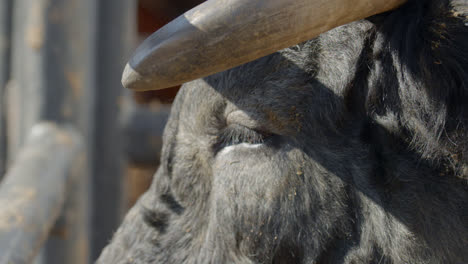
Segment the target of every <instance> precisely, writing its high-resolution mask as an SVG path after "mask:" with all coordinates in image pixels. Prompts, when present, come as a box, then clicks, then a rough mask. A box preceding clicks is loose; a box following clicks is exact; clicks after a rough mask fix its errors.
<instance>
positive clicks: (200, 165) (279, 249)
mask: <svg viewBox="0 0 468 264" xmlns="http://www.w3.org/2000/svg"><path fill="white" fill-rule="evenodd" d="M467 9H468V3H467V1H466V0H457V1H448V0H437V1H436V0H433V1H429V0H428V1H422V0H420V1H411V2H409V3H408V4H406V5H405V6H404V7H402V8H400V9H398V10H396V11H393V12H389V13H386V14H380V15H378V16H375V17H372V18H369V19H367V20H364V21H359V22H354V23H351V24H349V25H346V26H342V27H340V28H337V29H334V30H332V31H330V32H327V33H325V34H323V35H321V36H320V37H318V38H317V39H314V40H311V41H308V42H306V43H303V44H301V45H297V46H294V47H291V48H289V49H286V50H283V51H280V52H278V53H276V54H273V55H270V56H267V57H265V58H262V59H260V60H257V61H255V62H252V63H249V64H246V65H243V66H240V67H238V68H235V69H232V70H229V71H227V72H224V73H220V74H217V75H214V76H211V77H208V78H205V79H203V80H197V81H194V82H191V83H188V84H186V85H185V86H184V87H183V89H182V90H181V91H180V93H179V95H178V97H177V99H176V102H175V104H174V106H173V110H172V114H171V118H170V121H169V123H168V125H167V127H166V130H165V134H164V147H163V157H162V159H161V164H162V165H161V168H160V169H159V170H158V172H157V173H156V175H155V178H154V182H153V185H152V187H151V189H150V190H149V191H148V192H147V193H146V194H145V195H144V197H143V198H142V199H141V200H140V201H139V202H138V204H137V205H136V206H135V207H134V208H133V209H132V210H131V211H130V213H129V214H128V215H127V217H126V219H125V221H124V223H123V224H122V226H121V227H120V229H119V230H118V231H117V233H116V234H115V237H114V239H113V240H112V242H111V244H110V245H109V246H108V247H107V248H106V249H105V250H104V252H103V254H102V255H101V258H100V260H99V261H98V263H321V264H323V263H382V264H383V263H412V264H414V263H434V264H436V263H454V264H458V263H460V264H461V263H468V184H467V179H468V167H467V159H468V156H467V155H468V153H467V149H468V148H467V144H468V143H467V139H468V137H467V132H468V131H467V125H468V120H467V117H468V100H467V99H468V83H467V82H468V26H467V24H466V23H468V20H467V18H466V15H467V14H468V12H467ZM236 110H240V111H238V112H237V114H235V115H234V114H232V115H229V117H227V116H228V114H229V113H232V112H233V111H236ZM237 125H241V126H242V127H249V128H252V129H253V130H251V129H247V132H246V131H244V130H245V128H243V129H240V130H238V129H237V128H236V126H237ZM226 127H228V128H226ZM239 131H240V132H239ZM236 133H237V134H236ZM239 142H246V144H253V143H260V144H261V145H260V147H258V148H252V147H249V146H252V145H246V144H240V145H239V144H238V143H239ZM231 145H233V146H231ZM228 150H229V151H228Z"/></svg>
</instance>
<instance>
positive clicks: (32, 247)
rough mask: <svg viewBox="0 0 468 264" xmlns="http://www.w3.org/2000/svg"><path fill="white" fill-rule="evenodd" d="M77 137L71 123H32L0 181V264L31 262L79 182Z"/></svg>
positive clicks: (79, 151) (81, 154)
mask: <svg viewBox="0 0 468 264" xmlns="http://www.w3.org/2000/svg"><path fill="white" fill-rule="evenodd" d="M82 147H83V144H82V139H81V138H80V136H79V135H78V133H77V131H76V130H74V129H73V128H71V127H58V126H56V125H55V124H52V123H42V124H38V125H36V126H34V127H33V129H32V131H31V133H30V135H29V137H28V139H27V140H26V143H25V146H24V147H23V148H22V149H21V151H20V153H19V155H18V156H17V158H16V159H15V161H14V163H13V165H12V167H11V168H10V169H9V170H8V173H7V174H6V176H5V179H4V180H3V181H2V182H1V184H0V264H13V263H14V264H23V263H24V264H26V263H31V261H32V260H33V258H34V257H35V256H36V255H37V253H38V251H39V249H40V248H41V246H42V244H43V243H44V241H45V240H46V239H47V236H48V234H49V232H50V230H51V229H52V226H53V225H54V222H55V220H56V219H57V218H58V216H59V214H60V212H61V210H62V208H63V205H64V203H65V200H66V198H67V194H68V192H69V191H70V190H72V189H73V188H75V184H76V183H78V182H79V181H80V179H79V178H78V177H80V176H81V175H80V174H79V173H77V172H79V168H80V166H81V165H82V161H83V158H84V157H85V156H84V155H83V153H82V150H83V149H82Z"/></svg>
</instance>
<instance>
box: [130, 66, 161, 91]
mask: <svg viewBox="0 0 468 264" xmlns="http://www.w3.org/2000/svg"><path fill="white" fill-rule="evenodd" d="M122 85H123V87H125V88H127V89H130V90H134V91H148V90H154V89H152V87H151V81H150V80H148V79H147V78H145V77H143V76H142V75H141V74H140V73H138V72H137V71H136V70H134V69H133V67H132V66H130V64H128V63H127V65H125V69H124V71H123V73H122Z"/></svg>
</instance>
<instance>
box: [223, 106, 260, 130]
mask: <svg viewBox="0 0 468 264" xmlns="http://www.w3.org/2000/svg"><path fill="white" fill-rule="evenodd" d="M259 120H261V118H260V116H259V115H258V114H255V113H247V112H244V111H242V110H235V111H233V112H231V113H229V114H228V115H227V116H226V124H227V126H230V125H241V126H244V127H246V128H249V129H252V130H254V131H267V129H265V126H264V125H263V124H262V122H260V121H259Z"/></svg>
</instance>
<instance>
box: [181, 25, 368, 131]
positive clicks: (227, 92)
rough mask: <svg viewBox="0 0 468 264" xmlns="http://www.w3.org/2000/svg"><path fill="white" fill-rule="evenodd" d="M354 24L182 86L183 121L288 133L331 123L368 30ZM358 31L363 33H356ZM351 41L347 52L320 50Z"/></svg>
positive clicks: (341, 103)
mask: <svg viewBox="0 0 468 264" xmlns="http://www.w3.org/2000/svg"><path fill="white" fill-rule="evenodd" d="M353 24H354V25H351V26H352V28H354V31H352V30H350V28H351V26H350V25H348V26H343V27H340V28H337V29H335V30H333V31H331V32H329V33H327V34H324V35H323V36H321V37H320V38H317V39H315V40H312V41H308V42H306V43H303V44H301V45H297V46H294V47H291V48H288V49H285V50H282V51H279V52H277V53H275V54H272V55H269V56H267V57H264V58H262V59H259V60H256V61H254V62H251V63H248V64H245V65H242V66H239V67H237V68H234V69H232V70H229V71H226V72H223V73H220V74H216V75H213V76H210V77H207V78H204V79H200V80H196V81H194V82H191V83H189V84H188V85H185V87H184V89H185V90H187V91H185V92H186V97H187V98H189V99H188V100H186V102H185V103H184V104H183V107H184V108H186V110H187V111H186V113H187V115H188V116H187V119H197V118H196V116H197V115H198V116H199V117H200V118H201V119H200V118H198V120H201V121H204V122H205V124H203V126H207V125H209V123H210V122H212V121H211V119H212V118H214V117H216V118H218V119H222V120H224V122H225V123H229V122H236V123H239V122H240V123H241V124H243V125H245V126H252V128H260V129H262V130H263V129H264V130H268V131H271V132H274V133H277V134H288V135H291V134H292V133H295V132H299V131H300V130H301V129H302V126H303V123H304V122H307V123H309V124H314V123H315V122H319V123H320V122H321V120H320V119H323V118H325V119H328V120H329V121H332V120H335V119H336V118H337V116H339V115H340V113H341V110H342V108H343V100H342V98H343V94H344V92H345V91H346V86H347V85H348V84H349V82H350V80H351V79H352V78H353V75H354V71H353V70H351V71H350V70H349V69H350V68H351V69H353V67H354V66H353V65H355V64H356V61H357V60H358V57H359V55H360V54H359V51H358V50H357V49H358V47H359V46H360V45H361V44H362V42H363V41H364V36H365V33H366V31H367V30H368V29H369V27H370V26H371V25H370V23H368V22H363V21H361V22H356V23H353ZM356 27H357V28H359V29H361V30H360V31H359V30H358V31H356V30H355V28H356ZM349 39H353V43H354V44H351V45H348V46H349V47H348V48H349V50H348V51H346V52H336V53H330V52H322V50H323V49H322V45H327V47H328V46H330V45H332V46H336V47H337V49H342V48H343V43H349ZM355 49H356V50H355ZM327 50H329V49H327ZM351 66H353V67H351ZM346 69H347V71H346ZM190 116H191V117H190ZM207 117H210V118H207ZM202 123H203V122H202ZM207 123H208V124H207Z"/></svg>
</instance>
